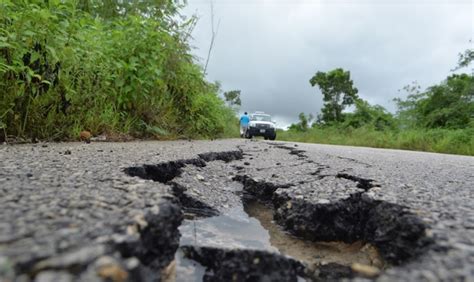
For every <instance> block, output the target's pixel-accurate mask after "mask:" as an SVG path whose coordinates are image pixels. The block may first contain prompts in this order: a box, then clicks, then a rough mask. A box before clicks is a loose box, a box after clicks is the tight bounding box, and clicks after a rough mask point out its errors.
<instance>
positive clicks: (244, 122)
mask: <svg viewBox="0 0 474 282" xmlns="http://www.w3.org/2000/svg"><path fill="white" fill-rule="evenodd" d="M249 122H250V118H249V116H248V114H247V112H245V113H244V114H243V115H242V116H241V117H240V137H245V133H246V132H247V129H248V127H249Z"/></svg>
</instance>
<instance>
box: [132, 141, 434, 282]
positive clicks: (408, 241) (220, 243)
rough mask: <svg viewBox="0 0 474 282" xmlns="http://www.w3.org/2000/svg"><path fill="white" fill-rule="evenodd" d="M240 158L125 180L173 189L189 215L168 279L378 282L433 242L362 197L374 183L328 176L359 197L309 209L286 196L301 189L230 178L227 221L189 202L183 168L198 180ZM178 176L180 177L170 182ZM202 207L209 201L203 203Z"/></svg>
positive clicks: (406, 219) (207, 157)
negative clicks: (355, 280) (367, 281)
mask: <svg viewBox="0 0 474 282" xmlns="http://www.w3.org/2000/svg"><path fill="white" fill-rule="evenodd" d="M287 149H289V150H290V151H292V152H293V151H294V152H295V154H303V153H302V152H299V150H297V149H294V150H291V149H293V148H291V149H290V148H287ZM242 157H243V155H242V152H241V151H239V152H237V153H235V152H233V153H229V152H227V153H226V152H224V153H209V154H203V155H199V158H196V159H191V160H182V161H175V162H168V163H164V164H158V165H155V166H147V165H145V166H141V167H133V168H129V169H127V170H126V172H127V173H128V174H129V175H132V176H139V177H142V178H145V179H152V180H154V181H158V182H162V183H165V184H167V185H169V186H170V187H172V190H173V194H174V195H175V196H176V198H178V200H179V204H180V206H181V209H182V211H183V212H184V213H185V215H188V216H187V219H185V220H184V221H183V222H182V224H181V225H180V227H179V233H180V234H181V238H180V240H179V241H180V242H179V250H178V251H177V252H176V253H175V264H176V265H175V267H174V274H172V275H171V276H173V277H175V279H176V280H177V281H202V280H204V281H223V280H239V281H240V280H246V281H248V280H270V281H296V280H297V279H298V277H300V278H302V277H306V278H309V279H310V280H321V279H323V280H324V279H339V278H343V277H345V278H352V277H355V276H364V277H375V276H377V275H378V274H379V273H380V271H381V270H383V269H385V268H386V267H387V266H388V264H395V265H398V264H401V263H402V262H405V261H406V260H408V259H411V258H413V257H415V256H417V255H419V254H421V252H422V251H423V250H424V247H425V246H426V245H427V244H428V243H430V241H429V240H428V239H427V238H426V236H425V226H424V224H423V223H422V222H421V221H420V220H419V219H418V218H417V217H416V216H415V215H413V214H411V213H409V212H408V211H407V209H406V208H405V207H403V206H399V205H395V204H391V203H386V202H383V201H375V200H372V199H370V198H368V197H366V195H365V192H366V191H368V190H369V189H371V188H372V187H377V185H376V184H374V183H373V182H374V181H373V180H371V179H365V178H361V177H356V176H352V175H349V174H343V173H340V174H338V175H333V176H332V177H334V178H336V179H337V178H344V179H347V180H351V181H354V182H356V183H357V187H358V188H361V189H358V190H359V191H362V190H363V191H362V192H358V193H355V194H351V195H350V197H349V198H347V199H345V198H344V199H342V198H341V199H342V200H341V199H340V200H336V201H329V200H325V201H318V202H317V203H312V202H308V201H307V200H305V199H304V198H303V197H300V198H293V197H291V196H288V195H287V194H286V193H287V192H288V191H291V190H292V189H294V188H295V187H296V186H294V185H298V184H274V183H268V182H265V181H260V180H259V181H257V180H255V179H253V178H251V177H250V176H246V175H238V176H236V177H233V178H230V176H229V177H228V181H230V182H233V181H235V182H233V183H234V184H235V183H236V182H239V183H241V184H242V186H243V190H242V191H234V192H233V193H235V194H233V195H234V196H235V197H240V196H241V195H242V194H243V195H244V196H243V197H242V203H240V204H237V205H236V206H232V208H230V209H228V210H226V211H225V214H219V213H218V211H217V210H216V209H215V208H214V207H211V206H214V204H209V205H210V206H209V205H207V204H205V203H204V202H201V201H199V200H197V199H195V198H194V197H193V196H190V195H191V194H189V195H188V194H187V193H186V191H187V190H186V189H187V188H185V187H184V186H181V185H180V184H179V181H182V180H183V179H187V178H186V176H189V172H188V171H186V174H183V175H182V173H183V168H184V167H185V166H187V165H193V166H197V167H201V169H199V171H200V173H207V174H208V176H209V175H212V174H213V173H215V171H214V170H212V168H211V167H208V166H207V165H206V162H210V161H215V160H220V161H224V162H225V163H228V162H231V161H233V160H236V159H241V158H242ZM300 157H301V156H300ZM226 166H227V167H226ZM231 167H232V166H230V165H227V164H224V163H223V164H222V167H221V168H222V171H223V172H225V171H226V169H231ZM178 176H182V178H180V179H179V180H175V178H176V177H178ZM202 179H204V177H202V176H201V180H200V181H202ZM206 179H213V178H212V177H206ZM216 183H217V182H216ZM216 183H214V184H216ZM295 183H296V182H295ZM186 185H189V183H186ZM210 185H212V184H210ZM220 185H222V183H220ZM239 186H240V185H239ZM219 187H221V186H219ZM192 189H194V187H193V188H192ZM201 191H204V190H201ZM213 191H214V192H213V193H219V191H218V190H213ZM188 193H189V190H188ZM209 197H211V196H210V195H209ZM201 200H203V201H205V202H208V201H207V199H206V198H202V197H201ZM259 201H263V203H264V204H262V203H261V202H259ZM379 252H380V253H379ZM386 262H387V263H386Z"/></svg>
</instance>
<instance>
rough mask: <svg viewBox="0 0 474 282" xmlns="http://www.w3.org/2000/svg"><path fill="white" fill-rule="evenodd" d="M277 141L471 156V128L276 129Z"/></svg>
mask: <svg viewBox="0 0 474 282" xmlns="http://www.w3.org/2000/svg"><path fill="white" fill-rule="evenodd" d="M277 136H278V140H282V141H293V142H305V143H319V144H332V145H349V146H364V147H373V148H387V149H403V150H414V151H427V152H436V153H447V154H459V155H470V156H474V138H473V136H474V128H467V129H407V130H401V131H396V130H384V131H377V130H374V129H373V128H370V127H360V128H341V127H334V126H332V127H324V128H319V127H315V128H310V129H308V130H307V131H304V132H301V131H295V130H287V131H283V130H278V133H277Z"/></svg>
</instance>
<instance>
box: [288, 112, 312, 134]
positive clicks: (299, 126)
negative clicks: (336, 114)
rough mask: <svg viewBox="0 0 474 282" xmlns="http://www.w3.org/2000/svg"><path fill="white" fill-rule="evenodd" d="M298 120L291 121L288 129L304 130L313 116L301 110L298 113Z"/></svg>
mask: <svg viewBox="0 0 474 282" xmlns="http://www.w3.org/2000/svg"><path fill="white" fill-rule="evenodd" d="M298 118H299V120H300V121H299V122H298V123H293V124H291V125H290V127H289V129H290V130H296V131H306V130H308V128H309V127H310V125H311V122H312V121H313V119H314V116H313V115H312V114H309V115H306V114H305V113H303V112H301V113H300V114H299V115H298Z"/></svg>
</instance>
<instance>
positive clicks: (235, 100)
mask: <svg viewBox="0 0 474 282" xmlns="http://www.w3.org/2000/svg"><path fill="white" fill-rule="evenodd" d="M224 98H225V101H226V102H227V104H228V105H229V106H230V107H232V108H235V107H237V108H238V107H240V106H241V105H242V101H241V100H240V90H231V91H227V92H224Z"/></svg>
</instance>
